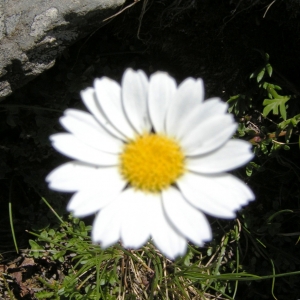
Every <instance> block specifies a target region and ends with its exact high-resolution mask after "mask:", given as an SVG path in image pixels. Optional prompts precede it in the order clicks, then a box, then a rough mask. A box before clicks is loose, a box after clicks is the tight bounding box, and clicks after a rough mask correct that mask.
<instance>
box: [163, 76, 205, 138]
mask: <svg viewBox="0 0 300 300" xmlns="http://www.w3.org/2000/svg"><path fill="white" fill-rule="evenodd" d="M203 99H204V87H203V81H202V79H197V80H196V79H194V78H187V79H186V80H185V81H183V82H182V83H181V84H180V85H179V87H178V89H177V92H176V94H175V97H174V99H173V101H172V102H171V103H170V106H169V107H168V112H167V116H166V132H167V133H168V134H169V135H171V136H174V137H176V133H177V128H178V124H179V123H180V122H182V119H185V120H186V116H189V115H190V113H191V111H193V110H194V109H195V106H197V105H200V104H201V102H202V101H203Z"/></svg>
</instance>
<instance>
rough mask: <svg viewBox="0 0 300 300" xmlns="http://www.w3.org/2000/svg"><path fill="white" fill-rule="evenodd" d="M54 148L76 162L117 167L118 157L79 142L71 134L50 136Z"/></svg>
mask: <svg viewBox="0 0 300 300" xmlns="http://www.w3.org/2000/svg"><path fill="white" fill-rule="evenodd" d="M50 140H51V142H52V146H53V147H54V148H55V149H56V150H57V151H59V152H60V153H62V154H64V155H66V156H68V157H70V158H74V159H76V160H79V161H82V162H85V163H89V164H93V165H98V166H116V165H117V164H118V162H119V158H118V155H115V154H110V153H106V152H101V151H99V150H96V149H94V148H92V147H90V146H88V145H86V144H84V143H82V142H81V141H80V140H78V139H77V138H76V137H74V136H73V135H72V134H69V133H57V134H53V135H51V136H50Z"/></svg>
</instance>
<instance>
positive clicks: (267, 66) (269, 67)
mask: <svg viewBox="0 0 300 300" xmlns="http://www.w3.org/2000/svg"><path fill="white" fill-rule="evenodd" d="M266 69H267V72H268V75H269V76H270V77H272V73H273V68H272V66H271V65H270V64H267V65H266Z"/></svg>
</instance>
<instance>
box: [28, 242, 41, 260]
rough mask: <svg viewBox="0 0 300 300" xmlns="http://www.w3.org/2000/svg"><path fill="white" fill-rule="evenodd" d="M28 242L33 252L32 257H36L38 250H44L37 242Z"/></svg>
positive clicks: (38, 254)
mask: <svg viewBox="0 0 300 300" xmlns="http://www.w3.org/2000/svg"><path fill="white" fill-rule="evenodd" d="M29 244H30V246H31V250H32V252H33V254H32V255H33V257H34V258H38V257H39V256H40V253H39V250H44V248H43V247H41V246H40V245H39V244H38V243H37V242H35V241H34V240H29Z"/></svg>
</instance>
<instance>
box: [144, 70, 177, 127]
mask: <svg viewBox="0 0 300 300" xmlns="http://www.w3.org/2000/svg"><path fill="white" fill-rule="evenodd" d="M175 92H176V81H175V79H174V78H172V77H171V76H169V75H168V74H167V73H164V72H156V73H155V74H153V75H151V77H150V82H149V99H148V106H149V114H150V119H151V122H152V125H153V127H154V130H155V132H156V133H165V119H166V113H167V108H168V106H169V104H170V103H171V101H173V99H174V95H175Z"/></svg>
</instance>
